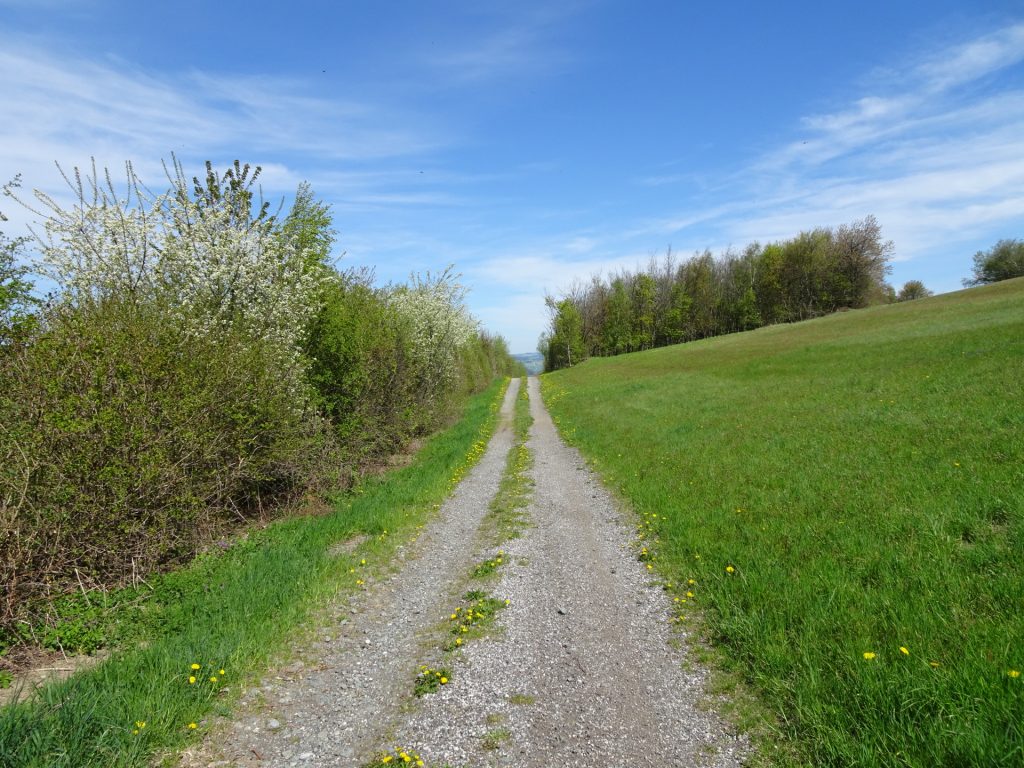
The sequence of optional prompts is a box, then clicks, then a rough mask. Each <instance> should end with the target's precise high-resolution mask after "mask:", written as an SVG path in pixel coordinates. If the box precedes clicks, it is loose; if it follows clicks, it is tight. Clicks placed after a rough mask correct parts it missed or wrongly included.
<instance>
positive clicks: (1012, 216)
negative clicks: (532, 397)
mask: <svg viewBox="0 0 1024 768" xmlns="http://www.w3.org/2000/svg"><path fill="white" fill-rule="evenodd" d="M0 82H3V86H2V88H0V116H2V117H0V180H4V181H6V180H7V179H9V178H11V177H12V176H13V175H14V174H15V173H21V174H22V175H23V179H24V182H25V185H26V186H29V187H38V188H41V189H44V190H47V191H51V192H56V193H60V190H61V186H60V185H61V183H62V182H61V180H60V177H59V175H58V173H57V171H56V169H55V168H54V166H53V162H54V161H55V160H56V161H59V162H60V163H62V164H64V165H65V166H73V165H76V164H78V165H85V164H88V162H89V158H90V157H93V156H94V157H96V159H97V162H98V163H100V164H104V165H109V166H110V167H111V168H114V169H116V168H119V167H122V166H123V163H124V161H125V160H132V161H133V162H134V163H135V165H136V168H137V169H138V170H139V171H140V173H141V175H142V176H143V178H144V180H150V183H151V185H154V186H158V185H159V182H160V181H161V180H162V178H163V177H162V173H163V172H162V170H161V168H160V161H161V159H162V158H168V157H169V156H170V153H171V152H174V153H176V154H177V156H178V157H179V158H180V159H181V160H182V161H183V162H184V163H185V165H186V168H187V169H189V170H194V171H196V172H198V171H199V170H200V169H201V167H202V162H203V161H204V160H206V159H211V160H213V161H214V162H215V163H217V164H218V165H221V166H223V165H226V164H227V163H229V162H230V161H232V160H234V159H235V158H239V159H241V160H243V161H246V162H251V163H253V164H260V165H262V166H263V167H264V176H263V182H264V192H265V193H266V195H267V196H268V197H270V198H274V199H276V198H280V197H281V196H282V195H288V194H290V193H292V192H293V191H294V189H295V186H296V185H297V184H298V183H299V182H300V181H302V180H308V181H309V182H310V183H311V184H312V185H313V188H314V190H315V191H316V192H317V193H318V194H319V195H320V196H321V197H322V198H323V199H325V200H327V201H328V202H330V203H331V204H332V207H333V211H334V214H335V224H336V227H337V230H338V233H339V240H338V254H337V255H338V256H341V254H342V252H344V256H343V258H341V260H340V262H339V264H340V265H341V266H346V265H347V266H372V267H374V268H375V270H376V274H377V276H378V279H379V280H380V281H381V282H387V281H391V280H396V281H398V280H403V279H405V278H406V277H407V276H408V274H409V273H410V272H411V271H413V270H415V271H421V272H422V271H426V270H431V271H440V270H442V269H443V268H444V267H445V266H447V265H448V264H455V266H456V268H457V269H458V271H459V272H461V273H462V275H463V281H464V282H465V283H466V284H467V285H469V286H470V287H471V289H472V291H471V293H470V296H469V300H468V301H469V304H470V308H471V310H472V311H473V313H474V314H475V315H476V316H477V317H478V318H480V319H481V321H482V322H483V324H484V325H485V326H486V327H487V328H489V329H490V330H492V331H494V332H497V333H501V334H503V335H504V336H505V337H506V338H507V339H509V341H510V344H511V347H512V349H513V351H516V352H524V351H531V350H533V349H534V347H535V345H536V341H537V336H538V334H539V333H540V332H541V330H542V329H543V328H544V326H545V325H546V320H547V315H546V311H545V309H544V302H543V297H544V293H545V291H548V292H558V291H560V290H562V289H564V288H566V287H567V286H568V285H569V284H570V283H571V282H572V281H573V280H574V279H582V280H586V279H588V278H589V276H590V275H591V274H592V273H594V272H597V271H603V272H605V273H607V272H608V271H610V270H614V269H618V268H621V267H629V268H633V267H636V266H637V265H638V264H644V263H646V262H647V261H648V259H649V258H650V257H651V256H659V255H661V254H663V253H664V252H665V249H666V248H667V247H669V246H671V247H672V249H673V250H674V251H676V252H677V253H681V254H684V255H688V254H689V253H691V252H693V251H694V250H697V249H701V250H703V249H704V248H711V249H712V250H714V251H716V252H718V251H721V250H724V249H725V248H727V247H730V246H732V247H734V248H742V247H744V246H745V245H746V244H748V243H749V242H751V241H753V240H759V241H761V242H765V241H770V240H773V239H781V238H786V237H791V236H793V235H795V234H796V233H797V232H799V231H800V230H805V229H811V228H813V227H816V226H833V225H837V224H841V223H845V222H849V221H852V220H854V219H859V218H863V217H864V216H866V215H868V214H873V215H875V216H876V217H877V218H878V220H879V222H880V223H881V224H882V227H883V232H884V234H885V236H886V237H887V238H890V239H892V240H893V241H894V242H895V246H896V250H895V259H896V261H895V263H894V265H893V266H894V270H893V274H892V276H891V281H892V282H893V283H894V284H895V285H897V286H899V285H900V284H902V283H903V282H904V281H906V280H909V279H920V280H923V281H924V282H925V284H926V285H927V286H928V287H930V288H932V289H934V290H936V291H940V292H941V291H949V290H954V289H957V288H958V287H959V286H960V280H961V278H963V277H965V276H967V275H968V274H969V272H970V264H971V256H972V254H973V253H974V252H975V251H977V250H979V249H984V248H987V247H988V246H990V245H992V244H993V243H994V242H995V241H996V240H998V239H1000V238H1007V237H1014V238H1021V237H1024V3H1022V2H1020V1H1018V2H1001V3H1000V2H984V1H983V0H982V1H979V0H974V1H973V2H960V1H957V2H953V1H951V0H931V2H929V3H927V4H925V3H921V2H920V1H919V0H916V1H915V2H904V1H903V0H886V1H885V2H875V0H864V1H863V2H857V3H843V4H839V3H795V2H788V3H787V2H780V1H777V2H772V3H765V2H735V3H718V4H715V3H693V2H685V1H684V0H677V1H676V2H635V1H634V2H625V1H621V2H615V1H613V0H593V1H592V2H588V1H585V0H580V1H579V2H551V1H550V0H549V1H548V2H528V1H527V0H519V1H518V2H515V3H498V2H494V3H490V2H483V1H482V0H467V1H466V2H414V1H413V0H406V1H404V2H383V1H378V2H340V1H336V2H302V1H301V0H295V1H294V2H291V3H275V4H273V5H270V4H268V5H267V6H266V7H261V6H260V5H258V4H255V3H251V2H249V3H241V2H233V1H231V0H225V1H223V2H218V3H211V2H194V1H193V2H176V3H126V2H113V0H109V1H105V0H94V1H92V2H89V1H87V0H0ZM3 210H4V213H6V214H7V215H8V216H10V217H11V221H10V222H8V224H7V225H5V226H6V231H7V233H8V234H9V235H13V234H18V233H19V232H20V228H21V227H22V226H23V225H24V224H25V222H26V216H27V214H26V213H25V212H23V211H20V210H16V209H12V208H11V206H10V205H9V204H7V203H3Z"/></svg>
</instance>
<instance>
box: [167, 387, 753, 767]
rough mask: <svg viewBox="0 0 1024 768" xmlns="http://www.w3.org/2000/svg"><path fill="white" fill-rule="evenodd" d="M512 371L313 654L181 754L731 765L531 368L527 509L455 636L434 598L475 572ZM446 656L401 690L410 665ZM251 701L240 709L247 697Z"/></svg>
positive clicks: (289, 761)
mask: <svg viewBox="0 0 1024 768" xmlns="http://www.w3.org/2000/svg"><path fill="white" fill-rule="evenodd" d="M516 384H517V382H513V385H512V386H511V387H510V389H509V393H508V395H507V396H506V398H505V402H504V406H503V410H502V423H501V426H500V427H499V429H498V430H497V432H496V434H495V436H494V437H493V438H492V440H491V443H490V445H489V447H488V449H487V451H486V453H485V455H484V457H483V459H482V460H481V461H480V463H479V464H477V466H476V467H475V468H474V469H473V471H472V472H471V473H470V474H469V475H468V476H467V477H466V479H465V480H464V481H463V482H462V483H461V484H460V485H459V487H458V488H457V489H456V492H455V493H454V494H453V496H452V497H451V498H450V499H449V501H448V502H447V503H446V504H445V505H444V506H443V507H442V509H441V511H440V514H439V516H438V517H437V518H436V519H435V520H434V521H433V522H432V523H431V524H430V525H429V526H428V527H427V529H426V530H425V531H424V535H423V536H421V537H420V539H419V541H418V542H417V544H416V545H415V552H413V553H410V554H411V555H412V556H411V557H410V558H409V561H408V562H407V564H406V565H405V566H404V568H403V569H402V570H401V572H400V573H398V574H397V575H395V576H394V577H393V578H392V579H391V580H390V581H387V582H385V583H381V584H378V585H373V586H372V587H371V589H369V590H368V592H367V593H366V594H364V595H361V596H360V598H358V599H357V602H356V604H355V605H352V606H338V607H337V609H336V610H337V615H338V616H342V615H345V616H347V618H346V620H345V623H344V624H343V625H342V627H341V632H340V633H338V632H337V631H336V630H337V629H338V627H337V626H334V627H328V628H325V630H324V631H325V633H326V636H330V642H320V643H318V644H317V645H316V646H314V647H311V648H309V649H307V650H306V652H305V653H304V656H305V658H306V659H307V660H308V661H307V662H306V663H304V664H297V665H294V666H293V667H291V668H288V669H286V670H285V674H283V675H279V679H277V680H274V681H272V682H271V683H269V684H267V685H265V686H264V687H262V688H260V689H258V690H255V691H250V692H249V693H248V694H247V697H246V700H247V701H248V706H247V707H246V708H244V709H243V711H242V712H241V713H240V714H239V715H238V716H237V719H236V720H234V721H233V722H232V723H231V724H230V725H228V726H226V727H225V728H222V729H215V730H214V732H213V733H212V734H211V736H210V737H209V738H208V739H207V743H206V744H204V746H203V747H202V749H200V750H198V751H196V752H194V753H192V754H190V755H187V756H186V758H185V764H186V765H193V766H199V765H203V766H208V765H212V766H220V765H238V766H256V765H258V766H345V767H346V768H348V767H352V768H356V767H357V766H363V765H366V764H368V763H370V761H371V760H372V758H373V756H374V754H375V753H379V752H380V750H382V749H391V748H393V747H394V746H395V745H400V746H402V747H404V748H407V749H409V750H415V751H416V752H417V753H418V754H419V755H421V756H422V759H423V761H424V763H425V765H426V766H427V768H440V766H445V765H450V766H459V767H462V766H465V767H467V768H468V767H469V766H492V765H494V766H522V767H523V768H542V767H543V768H549V767H553V766H603V767H609V768H610V767H613V766H622V767H623V768H625V767H626V766H639V765H659V766H734V765H740V764H741V763H742V757H743V755H744V754H745V753H746V752H747V745H746V742H745V741H744V740H743V739H742V738H737V737H736V736H735V735H734V734H733V733H732V731H731V730H730V728H728V727H727V726H726V725H725V724H724V723H723V721H722V720H721V719H720V718H718V717H717V716H716V715H715V714H714V713H713V711H711V708H709V707H708V706H707V700H706V698H705V697H704V694H703V685H704V682H705V679H706V672H705V671H704V670H702V669H701V668H700V667H699V665H696V664H693V663H686V651H685V643H681V642H679V639H680V638H679V636H678V635H676V634H675V633H674V630H672V629H670V622H669V619H670V598H669V597H668V596H667V595H666V594H665V593H664V592H663V591H662V590H661V589H660V586H659V585H658V584H657V583H655V582H654V581H653V580H652V577H651V575H650V573H649V571H648V570H647V569H646V567H645V566H644V564H642V563H640V562H638V560H637V558H636V555H635V552H634V551H633V549H632V548H631V546H630V539H631V535H630V531H629V529H628V528H627V527H626V526H625V524H624V523H623V522H622V520H621V519H620V514H619V512H618V511H617V509H616V507H615V504H614V503H613V501H612V499H611V498H610V497H609V495H608V493H607V492H606V491H605V490H604V488H603V487H602V486H601V485H600V483H599V482H598V481H597V479H596V478H595V477H594V476H593V475H592V473H591V472H590V471H589V470H588V469H587V468H586V466H585V465H584V463H583V461H582V459H581V458H580V456H579V454H578V453H577V452H576V451H575V450H574V449H571V448H569V447H567V446H566V445H565V443H564V442H563V441H562V440H561V438H560V437H559V436H558V433H557V431H556V429H555V427H554V425H553V424H552V422H551V418H550V416H549V415H548V413H547V411H546V410H545V408H544V407H543V405H542V403H541V397H540V393H539V387H538V384H537V379H536V378H531V379H530V380H529V394H530V407H531V414H532V416H533V418H534V423H533V426H532V428H531V430H530V437H529V440H528V442H527V447H528V448H529V449H530V451H531V452H532V453H533V458H534V465H533V469H532V471H531V474H532V480H533V491H532V500H531V503H530V505H529V507H528V517H529V520H530V524H529V525H528V526H527V527H526V529H525V530H524V531H523V535H522V536H521V537H520V538H517V539H513V540H511V541H509V542H506V543H504V544H502V545H501V549H502V550H503V551H504V557H503V564H502V567H501V568H500V570H499V571H498V573H499V574H500V578H499V579H498V580H496V581H492V582H491V583H489V584H488V585H487V587H486V589H487V591H488V592H489V593H491V594H492V595H494V596H495V597H497V598H499V599H501V600H506V599H507V600H508V606H507V608H505V609H504V610H502V611H500V612H499V613H498V614H497V626H496V627H495V628H494V629H493V630H492V631H490V632H489V633H488V634H487V635H486V636H485V637H481V638H479V639H475V640H472V642H467V643H465V644H464V645H461V644H460V646H459V647H458V648H457V649H455V651H454V652H453V653H444V652H443V651H442V646H443V645H444V642H445V640H444V638H445V637H446V636H448V637H450V636H449V635H445V632H446V628H445V627H444V622H445V619H447V618H448V616H447V614H448V613H449V612H450V611H451V610H452V606H453V605H456V604H458V601H459V597H460V595H461V594H462V593H463V592H464V591H466V590H467V589H470V588H473V587H474V586H475V584H474V583H471V582H472V580H471V579H470V569H471V568H472V566H473V565H474V564H476V563H478V562H480V561H482V560H485V559H487V558H493V557H494V556H495V554H496V552H495V550H497V549H498V548H497V547H491V546H487V544H486V542H485V541H484V537H482V536H480V535H479V533H478V532H479V530H480V528H481V523H482V521H483V520H484V518H485V515H486V513H487V508H488V504H489V503H490V500H491V498H492V497H493V496H494V494H495V492H496V490H497V488H498V483H499V482H500V479H501V475H502V471H503V469H504V464H505V457H506V454H507V452H508V450H509V449H510V447H512V444H513V436H512V430H511V426H510V420H511V415H512V411H513V407H514V403H515V397H516V393H517V387H516ZM419 664H428V665H430V666H433V665H434V664H437V665H441V664H448V665H449V666H450V667H451V668H452V669H453V670H455V672H454V673H453V674H452V679H451V680H450V681H448V682H447V684H446V685H444V686H441V687H440V688H439V690H438V691H437V692H436V693H432V694H429V695H426V696H423V697H421V698H415V697H413V696H412V680H413V679H414V678H415V676H416V673H417V670H418V665H419ZM246 710H247V711H246Z"/></svg>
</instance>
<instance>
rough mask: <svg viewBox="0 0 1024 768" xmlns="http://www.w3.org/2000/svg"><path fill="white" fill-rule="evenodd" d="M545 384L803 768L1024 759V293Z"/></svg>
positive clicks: (753, 337) (952, 299)
mask: <svg viewBox="0 0 1024 768" xmlns="http://www.w3.org/2000/svg"><path fill="white" fill-rule="evenodd" d="M543 385H544V393H545V398H546V401H547V403H548V405H549V407H550V409H551V411H552V413H553V415H554V416H555V418H556V420H557V421H558V423H559V425H560V428H561V430H562V432H563V434H564V435H565V436H566V437H567V438H568V439H569V440H570V441H571V442H573V443H574V444H576V445H578V446H579V447H580V449H581V450H582V451H583V453H584V454H585V455H586V456H587V457H588V458H589V459H590V460H591V461H592V462H593V464H594V466H595V467H596V469H597V470H598V471H599V472H600V473H601V474H602V475H603V477H604V478H605V480H606V482H607V483H608V484H609V485H610V486H611V487H613V488H614V489H616V490H617V491H619V492H620V493H621V494H622V496H623V497H624V498H625V499H626V500H627V501H628V502H629V503H630V504H631V505H632V506H633V508H634V509H635V510H636V511H637V512H638V513H639V514H640V516H641V517H640V520H641V527H643V528H644V529H645V530H647V531H649V534H648V535H649V537H650V538H649V541H650V544H649V548H650V550H651V552H652V553H653V556H654V564H655V568H656V570H657V571H658V572H659V573H660V574H661V575H662V577H663V578H664V579H665V580H666V581H669V582H672V583H673V584H683V585H684V589H686V588H687V587H686V586H685V584H686V580H688V579H693V580H694V581H695V582H696V584H694V585H692V586H689V590H690V591H693V592H694V595H695V596H694V597H693V598H691V599H689V600H687V602H686V603H685V604H683V603H682V602H679V603H677V605H678V606H680V615H681V616H682V615H686V616H687V618H686V619H685V620H683V621H684V623H686V624H688V625H690V626H692V627H694V628H696V629H698V630H700V631H703V632H704V633H706V635H707V636H708V637H709V638H710V640H711V641H712V643H713V644H714V645H716V646H717V647H718V648H720V649H721V651H722V654H721V655H722V658H723V659H724V661H723V663H724V664H725V665H726V666H728V667H730V668H731V669H733V670H736V671H738V672H739V673H740V674H741V675H742V676H743V678H744V679H745V680H746V681H747V683H749V685H750V687H752V688H753V689H754V690H755V691H757V692H758V694H759V698H760V699H761V700H762V701H763V702H764V704H765V705H766V706H767V708H768V710H769V711H770V713H771V716H770V719H771V720H772V721H773V722H774V723H775V725H776V726H777V728H778V729H779V730H778V732H777V734H778V736H779V737H780V738H781V739H782V740H784V741H785V742H786V743H787V745H788V746H789V747H790V748H791V749H795V750H796V753H797V755H798V758H799V761H800V762H806V763H807V764H811V765H914V766H940V765H941V766H954V765H955V766H968V765H977V766H1004V765H1005V766H1010V765H1015V766H1020V765H1024V675H1022V674H1021V671H1024V279H1019V280H1012V281H1006V282H1003V283H998V284H995V285H992V286H989V287H985V288H977V289H972V290H969V291H961V292H958V293H953V294H947V295H943V296H938V297H935V298H931V299H924V300H919V301H913V302H907V303H903V304H897V305H891V306H884V307H875V308H871V309H865V310H859V311H855V312H846V313H841V314H837V315H832V316H829V317H824V318H820V319H817V320H813V321H808V322H804V323H800V324H796V325H786V326H772V327H768V328H763V329H760V330H757V331H752V332H749V333H742V334H735V335H731V336H726V337H720V338H717V339H711V340H706V341H702V342H696V343H692V344H686V345H680V346H675V347H668V348H663V349H658V350H654V351H650V352H643V353H638V354H633V355H623V356H620V357H615V358H605V359H593V360H590V361H588V362H586V363H584V364H582V365H578V366H576V367H574V368H571V369H568V370H565V371H560V372H558V373H555V374H550V375H546V376H544V378H543ZM727 569H729V570H727ZM673 589H677V588H676V587H673ZM677 596H678V595H677ZM694 608H696V609H697V610H696V612H694V611H693V610H689V611H688V610H687V609H694ZM764 752H765V753H766V754H770V753H771V752H772V749H771V746H770V745H767V746H766V748H765V749H764Z"/></svg>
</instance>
